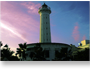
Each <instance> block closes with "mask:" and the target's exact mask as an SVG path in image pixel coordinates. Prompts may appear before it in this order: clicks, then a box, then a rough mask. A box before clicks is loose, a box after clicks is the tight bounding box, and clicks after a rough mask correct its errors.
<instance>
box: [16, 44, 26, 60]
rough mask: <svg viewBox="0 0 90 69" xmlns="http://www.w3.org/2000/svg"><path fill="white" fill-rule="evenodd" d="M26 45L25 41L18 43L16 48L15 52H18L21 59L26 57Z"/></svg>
mask: <svg viewBox="0 0 90 69" xmlns="http://www.w3.org/2000/svg"><path fill="white" fill-rule="evenodd" d="M26 46H27V45H26V43H24V44H19V48H17V53H16V54H19V57H21V59H22V60H24V59H26V54H25V50H26Z"/></svg>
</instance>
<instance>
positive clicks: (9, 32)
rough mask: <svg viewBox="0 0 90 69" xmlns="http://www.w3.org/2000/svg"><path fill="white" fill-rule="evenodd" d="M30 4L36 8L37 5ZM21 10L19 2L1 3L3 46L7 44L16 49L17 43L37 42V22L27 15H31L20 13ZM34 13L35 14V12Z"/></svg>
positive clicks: (21, 6)
mask: <svg viewBox="0 0 90 69" xmlns="http://www.w3.org/2000/svg"><path fill="white" fill-rule="evenodd" d="M30 4H31V2H30ZM32 4H33V5H35V6H38V4H34V3H32ZM18 5H20V7H19V6H18ZM22 8H23V9H25V7H24V6H23V5H21V2H8V1H2V2H1V23H2V27H1V38H2V42H3V43H4V44H7V43H8V44H9V45H11V46H13V47H18V44H19V43H24V42H27V43H34V42H38V41H39V39H37V38H36V36H37V35H38V34H39V25H40V23H39V21H37V20H36V19H35V18H34V17H32V16H31V15H29V14H32V13H29V14H27V13H26V12H24V11H22ZM35 8H36V7H35ZM34 13H36V10H35V12H34ZM37 13H38V9H37ZM35 16H37V15H35ZM37 17H39V15H38V16H37ZM37 40H38V41H37Z"/></svg>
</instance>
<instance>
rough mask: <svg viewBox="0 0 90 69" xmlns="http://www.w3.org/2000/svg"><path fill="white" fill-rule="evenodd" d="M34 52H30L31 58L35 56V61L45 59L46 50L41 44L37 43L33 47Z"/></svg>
mask: <svg viewBox="0 0 90 69" xmlns="http://www.w3.org/2000/svg"><path fill="white" fill-rule="evenodd" d="M33 50H34V51H33V52H31V53H30V58H31V59H32V58H33V61H45V60H46V59H45V58H44V51H43V49H42V47H41V46H40V45H39V44H36V46H35V47H33Z"/></svg>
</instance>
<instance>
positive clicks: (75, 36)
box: [72, 23, 79, 41]
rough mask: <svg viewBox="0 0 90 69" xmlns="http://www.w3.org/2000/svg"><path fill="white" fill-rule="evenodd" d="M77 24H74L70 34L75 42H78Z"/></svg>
mask: <svg viewBox="0 0 90 69" xmlns="http://www.w3.org/2000/svg"><path fill="white" fill-rule="evenodd" d="M78 28H79V27H78V23H76V25H75V27H74V30H73V32H72V36H73V38H74V40H75V41H78V40H79V31H78Z"/></svg>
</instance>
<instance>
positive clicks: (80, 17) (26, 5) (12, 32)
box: [0, 1, 89, 51]
mask: <svg viewBox="0 0 90 69" xmlns="http://www.w3.org/2000/svg"><path fill="white" fill-rule="evenodd" d="M42 4H43V2H42V1H37V2H35V1H2V2H1V22H0V24H1V25H0V26H1V27H0V28H1V41H2V43H3V44H4V45H5V44H8V45H9V47H10V48H11V49H12V50H14V51H15V49H16V48H18V47H19V46H18V44H20V43H25V42H27V44H29V43H37V42H39V31H40V16H39V14H38V8H39V7H40V6H41V5H42ZM46 4H47V5H48V6H49V7H50V8H51V11H52V13H51V14H50V24H51V40H52V42H57V43H66V44H74V45H76V46H78V43H80V42H81V41H82V40H83V39H89V2H77V1H75V2H74V1H73V2H66V1H64V2H63V1H59V2H56V1H55V2H53V1H46Z"/></svg>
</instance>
